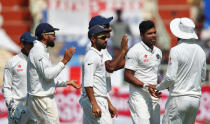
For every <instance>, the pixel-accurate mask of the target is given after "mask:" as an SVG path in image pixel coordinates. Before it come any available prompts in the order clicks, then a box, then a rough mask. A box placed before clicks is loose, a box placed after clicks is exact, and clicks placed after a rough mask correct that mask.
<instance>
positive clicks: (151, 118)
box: [128, 92, 160, 124]
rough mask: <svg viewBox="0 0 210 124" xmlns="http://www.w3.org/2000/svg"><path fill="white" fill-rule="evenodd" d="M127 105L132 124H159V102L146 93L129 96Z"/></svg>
mask: <svg viewBox="0 0 210 124" xmlns="http://www.w3.org/2000/svg"><path fill="white" fill-rule="evenodd" d="M128 104H129V108H130V112H131V118H132V121H133V123H134V124H160V104H159V100H158V99H157V100H155V101H154V100H152V96H151V95H150V94H149V93H148V92H141V93H135V94H130V97H129V100H128Z"/></svg>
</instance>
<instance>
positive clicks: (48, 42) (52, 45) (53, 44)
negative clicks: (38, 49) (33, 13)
mask: <svg viewBox="0 0 210 124" xmlns="http://www.w3.org/2000/svg"><path fill="white" fill-rule="evenodd" d="M47 46H49V47H54V46H55V43H54V41H53V40H50V39H47Z"/></svg>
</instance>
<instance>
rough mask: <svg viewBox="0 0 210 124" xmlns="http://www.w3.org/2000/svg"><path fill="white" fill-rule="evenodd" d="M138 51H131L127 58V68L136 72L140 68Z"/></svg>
mask: <svg viewBox="0 0 210 124" xmlns="http://www.w3.org/2000/svg"><path fill="white" fill-rule="evenodd" d="M137 54H138V53H137V51H135V50H134V49H130V50H129V51H128V53H127V55H126V57H125V59H126V61H125V68H126V69H130V70H133V71H135V70H136V68H137V66H138V56H137Z"/></svg>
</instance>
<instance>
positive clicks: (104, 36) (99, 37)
mask: <svg viewBox="0 0 210 124" xmlns="http://www.w3.org/2000/svg"><path fill="white" fill-rule="evenodd" d="M96 38H98V39H102V40H105V39H106V38H107V36H106V35H98V36H97V37H96Z"/></svg>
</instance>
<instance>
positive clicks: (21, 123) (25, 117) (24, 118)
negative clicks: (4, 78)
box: [8, 100, 30, 124]
mask: <svg viewBox="0 0 210 124" xmlns="http://www.w3.org/2000/svg"><path fill="white" fill-rule="evenodd" d="M14 102H15V104H16V105H17V107H18V108H20V109H23V110H24V111H25V113H23V114H21V119H20V120H18V121H16V122H15V121H14V120H12V119H11V118H10V117H11V116H10V112H8V123H9V124H28V123H29V121H30V112H29V110H28V108H27V106H26V102H25V101H24V100H23V101H19V100H14Z"/></svg>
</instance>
